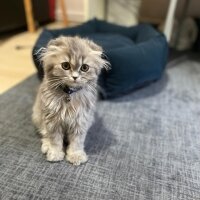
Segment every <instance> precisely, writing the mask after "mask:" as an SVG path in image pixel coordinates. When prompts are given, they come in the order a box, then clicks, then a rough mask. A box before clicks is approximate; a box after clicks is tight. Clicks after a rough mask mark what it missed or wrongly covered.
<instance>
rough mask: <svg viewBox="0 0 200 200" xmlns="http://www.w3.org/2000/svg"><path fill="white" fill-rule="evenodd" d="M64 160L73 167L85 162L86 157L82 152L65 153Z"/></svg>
mask: <svg viewBox="0 0 200 200" xmlns="http://www.w3.org/2000/svg"><path fill="white" fill-rule="evenodd" d="M66 160H67V161H69V162H70V163H72V164H73V165H80V164H81V163H85V162H87V160H88V157H87V155H86V153H85V152H84V151H75V152H70V153H67V155H66Z"/></svg>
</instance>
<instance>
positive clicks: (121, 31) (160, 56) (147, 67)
mask: <svg viewBox="0 0 200 200" xmlns="http://www.w3.org/2000/svg"><path fill="white" fill-rule="evenodd" d="M60 35H64V36H75V35H79V36H81V37H87V38H89V39H92V40H93V41H94V42H96V43H97V44H99V45H101V46H102V47H103V49H104V51H105V53H106V55H107V56H108V58H109V61H110V63H111V66H112V69H111V70H110V71H108V72H105V71H104V72H102V75H101V77H100V81H99V82H100V85H101V86H102V88H103V90H104V92H103V96H104V98H112V97H117V96H120V95H122V94H125V93H128V92H130V91H132V90H134V89H136V88H138V87H141V86H144V85H146V84H148V83H150V82H152V81H155V80H158V79H159V78H160V77H161V75H162V73H163V70H164V68H165V65H166V63H167V57H168V44H167V41H166V38H165V36H164V35H163V34H161V33H160V32H158V31H156V30H155V29H154V28H153V27H151V26H150V25H147V24H140V25H138V26H132V27H123V26H119V25H115V24H111V23H108V22H105V21H101V20H97V19H94V20H91V21H88V22H86V23H84V24H82V25H79V26H76V27H72V28H65V29H57V30H46V29H45V30H44V31H43V32H42V33H41V35H40V36H39V38H38V40H37V42H36V44H35V46H34V48H33V60H34V62H35V64H36V67H37V69H38V74H39V76H40V77H41V78H42V76H43V69H42V63H41V62H40V61H39V56H40V55H39V53H36V52H38V50H39V49H40V48H41V47H45V46H46V45H47V43H48V42H49V40H51V39H53V38H56V37H58V36H60Z"/></svg>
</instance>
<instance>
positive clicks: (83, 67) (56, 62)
mask: <svg viewBox="0 0 200 200" xmlns="http://www.w3.org/2000/svg"><path fill="white" fill-rule="evenodd" d="M102 55H103V50H102V48H101V47H100V46H98V45H97V44H95V43H94V42H92V41H90V40H88V39H81V38H79V37H62V36H61V37H59V38H57V39H54V40H51V41H50V42H49V43H48V45H47V48H46V50H45V51H44V53H43V54H42V57H41V59H42V62H43V66H44V72H45V77H46V78H47V80H48V82H49V83H50V84H51V85H52V86H55V87H58V86H69V87H84V86H85V85H87V84H89V83H96V81H97V79H98V75H99V74H100V71H101V69H102V68H108V62H107V61H106V60H105V59H103V57H102Z"/></svg>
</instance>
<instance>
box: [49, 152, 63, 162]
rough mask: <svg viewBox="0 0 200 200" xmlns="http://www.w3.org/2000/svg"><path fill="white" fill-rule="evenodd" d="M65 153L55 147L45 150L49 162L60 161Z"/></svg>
mask: <svg viewBox="0 0 200 200" xmlns="http://www.w3.org/2000/svg"><path fill="white" fill-rule="evenodd" d="M64 156H65V153H64V152H63V151H60V150H56V149H49V150H48V151H47V160H48V161H51V162H56V161H61V160H63V159H64Z"/></svg>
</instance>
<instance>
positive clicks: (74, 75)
mask: <svg viewBox="0 0 200 200" xmlns="http://www.w3.org/2000/svg"><path fill="white" fill-rule="evenodd" d="M78 76H79V74H78V72H72V78H73V79H74V80H76V79H77V78H78Z"/></svg>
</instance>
